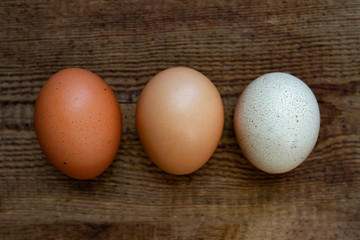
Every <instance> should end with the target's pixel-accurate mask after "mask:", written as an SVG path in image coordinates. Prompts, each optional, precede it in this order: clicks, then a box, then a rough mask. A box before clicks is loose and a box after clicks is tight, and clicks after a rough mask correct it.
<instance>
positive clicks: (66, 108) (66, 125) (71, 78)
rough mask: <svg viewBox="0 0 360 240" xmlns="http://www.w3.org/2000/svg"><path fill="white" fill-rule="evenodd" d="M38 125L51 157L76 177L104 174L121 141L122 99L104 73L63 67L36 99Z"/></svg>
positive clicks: (65, 170)
mask: <svg viewBox="0 0 360 240" xmlns="http://www.w3.org/2000/svg"><path fill="white" fill-rule="evenodd" d="M34 124H35V130H36V135H37V138H38V141H39V143H40V146H41V148H42V150H43V152H44V153H45V155H46V156H47V158H48V159H49V160H50V162H51V163H52V164H53V165H54V166H55V167H56V168H57V169H59V170H60V171H62V172H63V173H65V174H66V175H68V176H70V177H73V178H77V179H90V178H94V177H96V176H98V175H99V174H101V173H102V172H103V171H104V170H105V169H106V168H107V167H108V166H109V165H110V164H111V162H112V160H113V159H114V157H115V155H116V153H117V150H118V147H119V145H120V139H121V127H122V117H121V111H120V106H119V104H118V101H117V99H116V97H115V95H114V93H113V92H112V90H111V89H110V87H109V86H108V85H107V84H106V83H105V82H104V81H103V80H102V79H101V78H100V77H99V76H97V75H96V74H94V73H92V72H89V71H87V70H84V69H79V68H70V69H65V70H62V71H60V72H58V73H56V74H55V75H53V76H52V77H51V78H50V79H49V80H48V81H47V82H46V83H45V85H44V86H43V88H42V89H41V91H40V94H39V96H38V98H37V101H36V105H35V114H34Z"/></svg>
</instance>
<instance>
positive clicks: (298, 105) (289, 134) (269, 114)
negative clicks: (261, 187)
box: [234, 72, 320, 173]
mask: <svg viewBox="0 0 360 240" xmlns="http://www.w3.org/2000/svg"><path fill="white" fill-rule="evenodd" d="M234 129H235V134H236V138H237V141H238V143H239V145H240V148H241V150H242V152H243V153H244V155H245V157H246V158H247V159H248V160H249V161H250V162H251V163H252V164H253V165H254V166H255V167H257V168H259V169H260V170H262V171H265V172H267V173H284V172H288V171H290V170H292V169H294V168H296V167H297V166H299V165H300V164H301V163H302V162H303V161H304V160H305V159H306V158H307V157H308V155H309V154H310V153H311V151H312V149H313V148H314V146H315V144H316V141H317V138H318V135H319V129H320V111H319V106H318V103H317V101H316V98H315V96H314V94H313V92H312V91H311V89H310V88H309V87H308V86H307V85H306V84H305V83H304V82H303V81H301V80H300V79H298V78H296V77H294V76H292V75H290V74H287V73H279V72H277V73H269V74H265V75H263V76H260V77H258V78H257V79H255V80H254V81H252V82H251V83H250V84H249V85H248V86H247V87H246V89H245V90H244V91H243V93H242V94H241V96H240V98H239V100H238V102H237V105H236V108H235V112H234Z"/></svg>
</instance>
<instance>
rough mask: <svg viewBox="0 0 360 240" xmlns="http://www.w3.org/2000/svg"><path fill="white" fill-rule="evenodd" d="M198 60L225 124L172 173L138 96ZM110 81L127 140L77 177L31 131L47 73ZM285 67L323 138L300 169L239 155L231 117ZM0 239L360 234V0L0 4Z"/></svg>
mask: <svg viewBox="0 0 360 240" xmlns="http://www.w3.org/2000/svg"><path fill="white" fill-rule="evenodd" d="M172 66H188V67H191V68H194V69H196V70H198V71H200V72H202V73H204V74H205V75H206V76H207V77H209V78H210V79H211V80H212V81H213V83H214V84H215V85H216V86H217V88H218V89H219V91H220V93H221V95H222V99H223V102H224V107H225V129H224V133H223V136H222V139H221V142H220V144H219V147H218V148H217V150H216V152H215V154H214V155H213V157H212V158H211V159H210V160H209V162H208V163H207V164H206V165H205V166H204V167H203V168H201V169H200V170H199V171H197V172H195V173H193V174H191V175H187V176H172V175H169V174H167V173H165V172H162V171H161V170H159V169H158V168H157V167H156V166H154V164H152V163H151V161H150V160H149V159H148V158H147V156H146V155H145V153H144V151H143V149H142V147H141V144H140V142H139V139H138V137H137V133H136V128H135V120H134V113H135V107H136V101H137V98H138V96H139V94H140V92H141V90H142V88H143V87H144V85H145V84H146V83H147V81H149V79H150V78H151V77H152V76H153V75H154V74H156V73H157V72H159V71H161V70H163V69H165V68H168V67H172ZM68 67H82V68H86V69H88V70H90V71H93V72H94V73H96V74H98V75H99V76H101V77H102V78H103V79H104V80H105V81H106V82H107V83H108V84H109V85H110V86H111V88H112V89H113V90H114V92H115V94H116V96H117V98H118V100H119V103H120V105H121V108H122V112H123V117H124V128H123V138H122V143H121V146H120V148H119V151H118V154H117V156H116V159H115V160H114V162H113V164H112V165H111V166H110V167H109V169H108V170H107V171H105V172H104V173H103V174H102V175H101V176H99V177H97V178H95V179H93V180H89V181H78V180H73V179H70V178H68V177H66V176H65V175H63V174H61V173H60V172H59V171H57V170H56V169H55V168H54V167H53V166H52V165H51V164H50V163H49V162H48V161H47V159H46V158H45V156H44V155H43V153H42V152H41V149H40V147H39V145H38V142H37V140H36V135H35V132H34V126H33V111H34V103H35V100H36V97H37V94H38V93H39V91H40V89H41V87H42V86H43V84H44V83H45V81H46V80H47V79H48V78H49V77H50V76H51V75H52V74H54V73H55V72H57V71H59V70H61V69H64V68H68ZM274 71H283V72H289V73H291V74H293V75H295V76H297V77H299V78H300V79H302V80H304V81H305V82H306V83H307V84H308V85H309V86H310V87H311V89H312V90H313V92H314V93H315V95H316V97H317V99H318V102H319V105H320V111H321V131H320V135H319V140H318V142H317V144H316V146H315V149H314V151H313V152H312V154H311V155H310V156H309V158H308V159H307V160H306V161H305V162H304V163H303V164H302V165H301V166H299V167H298V168H296V169H295V170H294V171H291V172H289V173H286V174H281V175H269V174H266V173H263V172H261V171H259V170H257V169H255V168H254V167H253V166H252V165H250V163H249V162H247V160H246V159H245V158H244V156H243V154H242V152H241V150H240V148H239V147H238V145H237V142H236V140H235V136H234V132H233V127H232V118H233V110H234V107H235V103H236V101H237V98H238V97H239V95H240V93H241V92H242V90H243V89H244V88H245V86H246V85H247V84H249V83H250V81H251V80H253V79H255V78H256V77H258V76H259V75H262V74H264V73H268V72H274ZM0 104H1V110H0V239H21V240H23V239H80V240H81V239H360V132H359V123H360V1H359V0H346V1H336V0H334V1H330V0H329V1H325V0H324V1H323V0H321V1H320V0H315V1H300V0H298V1H296V0H295V1H276V0H274V1H273V0H264V1H263V0H253V1H251V0H247V1H226V0H224V1H210V0H209V1H204V0H201V1H190V0H186V1H174V0H173V1H146V0H139V1H130V0H127V1H106V0H83V1H72V0H51V1H48V0H36V1H25V0H24V1H22V0H1V1H0Z"/></svg>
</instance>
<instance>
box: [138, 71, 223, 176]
mask: <svg viewBox="0 0 360 240" xmlns="http://www.w3.org/2000/svg"><path fill="white" fill-rule="evenodd" d="M136 126H137V131H138V135H139V138H140V140H141V143H142V145H143V147H144V149H145V151H146V153H147V154H148V156H149V157H150V159H151V160H152V161H153V162H154V163H155V164H156V165H157V166H158V167H159V168H161V169H162V170H164V171H166V172H168V173H172V174H178V175H182V174H188V173H192V172H194V171H196V170H197V169H199V168H200V167H201V166H203V165H204V164H205V163H206V162H207V161H208V159H209V158H210V157H211V156H212V154H213V153H214V151H215V149H216V147H217V145H218V143H219V141H220V138H221V134H222V130H223V126H224V109H223V104H222V100H221V97H220V94H219V92H218V90H217V89H216V87H215V85H214V84H213V83H212V82H211V81H210V80H209V79H208V78H206V77H205V76H204V75H203V74H201V73H200V72H198V71H195V70H193V69H190V68H185V67H176V68H170V69H167V70H165V71H162V72H160V73H159V74H157V75H156V76H155V77H153V78H152V79H151V80H150V81H149V82H148V83H147V85H146V86H145V88H144V89H143V91H142V92H141V95H140V97H139V100H138V102H137V107H136Z"/></svg>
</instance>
